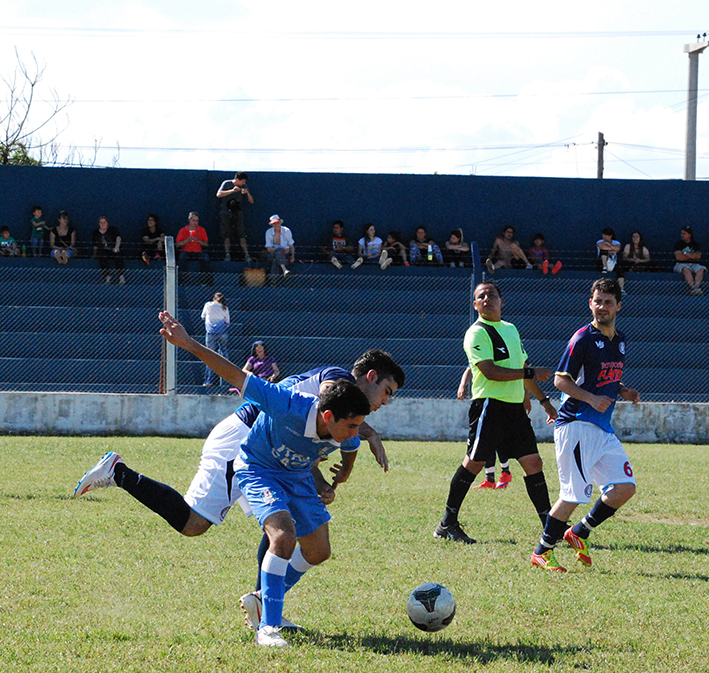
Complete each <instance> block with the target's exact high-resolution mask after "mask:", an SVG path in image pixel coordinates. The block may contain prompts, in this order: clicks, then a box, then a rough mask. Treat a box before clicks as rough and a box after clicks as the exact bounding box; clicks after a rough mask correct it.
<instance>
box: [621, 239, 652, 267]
mask: <svg viewBox="0 0 709 673" xmlns="http://www.w3.org/2000/svg"><path fill="white" fill-rule="evenodd" d="M623 266H624V267H625V269H626V271H649V270H650V251H649V250H648V249H647V246H646V245H645V241H643V235H642V234H641V233H640V232H639V231H634V232H633V233H632V234H631V235H630V243H628V244H626V246H625V248H623Z"/></svg>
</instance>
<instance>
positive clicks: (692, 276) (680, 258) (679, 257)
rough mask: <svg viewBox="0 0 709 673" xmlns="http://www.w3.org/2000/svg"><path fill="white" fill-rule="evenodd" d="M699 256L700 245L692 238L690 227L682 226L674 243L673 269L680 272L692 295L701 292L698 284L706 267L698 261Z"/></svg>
mask: <svg viewBox="0 0 709 673" xmlns="http://www.w3.org/2000/svg"><path fill="white" fill-rule="evenodd" d="M701 258H702V246H701V245H699V242H698V241H697V240H696V239H695V238H694V231H692V227H690V226H686V227H682V230H681V231H680V240H679V241H677V243H675V260H676V262H677V263H676V264H675V269H674V270H675V271H676V272H677V273H681V274H682V277H683V278H684V280H685V281H686V282H687V285H689V288H690V292H691V294H693V295H700V294H702V289H701V287H700V285H701V284H702V280H703V279H704V272H705V271H706V270H707V268H706V267H705V266H704V265H703V264H700V263H699V260H700V259H701Z"/></svg>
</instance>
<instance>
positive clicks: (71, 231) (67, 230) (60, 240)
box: [49, 210, 77, 264]
mask: <svg viewBox="0 0 709 673" xmlns="http://www.w3.org/2000/svg"><path fill="white" fill-rule="evenodd" d="M76 237H77V231H76V227H73V226H72V225H70V224H69V213H67V212H66V211H65V210H62V211H61V212H60V213H59V222H58V224H57V226H56V227H53V228H52V229H50V231H49V247H50V248H51V249H52V257H54V259H56V260H57V262H58V263H59V264H66V263H67V262H68V261H69V260H70V259H71V258H72V257H74V256H75V255H76Z"/></svg>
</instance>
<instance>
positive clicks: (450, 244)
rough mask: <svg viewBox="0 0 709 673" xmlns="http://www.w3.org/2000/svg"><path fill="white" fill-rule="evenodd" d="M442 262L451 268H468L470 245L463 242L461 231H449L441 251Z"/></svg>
mask: <svg viewBox="0 0 709 673" xmlns="http://www.w3.org/2000/svg"><path fill="white" fill-rule="evenodd" d="M443 261H444V262H445V263H446V264H448V265H449V266H450V267H451V268H455V267H456V266H460V267H463V266H466V265H468V266H470V265H471V264H472V257H471V256H470V244H469V243H465V242H464V241H463V230H462V229H453V231H451V233H450V237H449V238H448V240H447V241H446V245H445V248H444V250H443Z"/></svg>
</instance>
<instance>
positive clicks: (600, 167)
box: [596, 131, 608, 180]
mask: <svg viewBox="0 0 709 673" xmlns="http://www.w3.org/2000/svg"><path fill="white" fill-rule="evenodd" d="M607 144H608V143H607V142H606V141H605V139H604V138H603V134H602V133H601V132H600V131H599V132H598V173H597V174H596V177H597V178H598V179H599V180H600V179H601V178H602V177H603V148H604V147H605V146H606V145H607Z"/></svg>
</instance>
